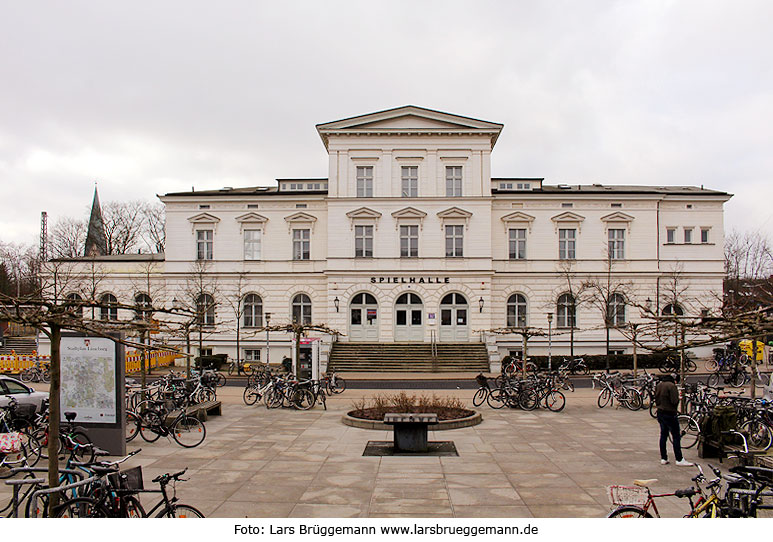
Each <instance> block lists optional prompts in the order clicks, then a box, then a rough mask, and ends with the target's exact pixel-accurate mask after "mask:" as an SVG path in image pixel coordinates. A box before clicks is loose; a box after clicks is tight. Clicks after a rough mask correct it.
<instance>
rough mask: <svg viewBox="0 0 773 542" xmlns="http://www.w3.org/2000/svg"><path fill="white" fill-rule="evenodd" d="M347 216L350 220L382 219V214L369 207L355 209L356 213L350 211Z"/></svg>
mask: <svg viewBox="0 0 773 542" xmlns="http://www.w3.org/2000/svg"><path fill="white" fill-rule="evenodd" d="M346 216H348V217H349V218H373V219H376V218H381V213H379V212H378V211H374V210H373V209H368V208H367V207H360V208H359V209H355V210H354V211H349V212H348V213H346Z"/></svg>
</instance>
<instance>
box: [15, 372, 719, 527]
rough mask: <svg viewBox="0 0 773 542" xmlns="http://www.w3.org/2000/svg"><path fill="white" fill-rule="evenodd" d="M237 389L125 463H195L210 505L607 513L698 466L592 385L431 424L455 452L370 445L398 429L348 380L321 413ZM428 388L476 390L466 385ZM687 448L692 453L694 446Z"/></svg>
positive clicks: (202, 497) (686, 480) (438, 513)
mask: <svg viewBox="0 0 773 542" xmlns="http://www.w3.org/2000/svg"><path fill="white" fill-rule="evenodd" d="M241 392H242V390H241V389H240V388H229V387H226V388H222V389H221V391H220V398H221V399H222V400H223V403H224V404H223V415H222V416H221V417H212V418H210V419H209V421H208V422H207V424H206V427H207V438H206V440H205V442H204V443H203V444H202V445H200V446H199V447H197V448H194V449H184V448H181V447H179V446H178V445H176V444H175V443H174V442H168V441H167V440H166V439H164V438H162V439H160V440H159V441H157V442H155V443H153V444H149V443H146V442H144V441H142V440H141V439H140V438H139V437H138V438H137V439H136V440H135V441H134V442H132V443H130V445H129V449H130V450H133V449H137V448H142V452H141V453H140V454H138V455H137V456H136V457H135V458H132V459H131V460H130V461H128V462H127V463H126V466H127V467H130V466H134V465H142V467H143V470H144V478H145V485H146V487H148V486H150V485H151V484H150V480H151V479H152V478H153V477H155V476H157V475H158V474H162V473H165V472H174V471H175V470H180V469H182V468H185V467H188V469H189V470H188V474H189V478H190V481H188V482H185V483H180V484H178V496H179V497H180V498H181V500H182V501H183V502H186V503H189V504H192V505H194V506H196V507H198V508H200V509H201V510H202V511H203V512H204V513H205V514H206V515H207V516H214V517H245V516H248V517H395V516H417V517H532V516H533V517H603V516H604V515H605V514H606V513H607V512H608V511H609V509H610V505H609V501H608V498H607V496H606V490H605V488H606V486H607V485H610V484H630V483H631V482H632V480H633V479H636V478H658V479H659V482H658V483H656V484H655V485H654V486H653V489H654V490H656V491H662V492H669V491H673V490H676V489H679V488H685V487H689V486H690V485H691V481H690V478H691V477H692V476H693V475H694V474H695V473H696V469H695V468H687V467H677V466H675V465H673V463H672V464H671V465H667V466H662V465H660V462H659V454H658V451H657V439H658V424H657V422H656V421H655V420H653V419H652V418H651V417H650V416H649V414H648V413H647V412H646V411H641V412H630V411H628V410H625V409H617V408H610V407H607V408H605V409H599V408H598V407H597V406H596V392H594V391H593V390H589V389H585V390H577V391H576V392H575V393H569V394H568V397H567V405H566V408H565V409H564V411H563V412H559V413H553V412H547V411H534V412H522V411H519V410H509V409H503V410H492V409H490V408H488V407H487V406H485V405H484V406H483V407H482V409H481V411H482V414H483V420H484V421H483V423H482V424H480V425H478V426H475V427H471V428H465V429H457V430H452V431H442V432H430V440H453V441H454V442H455V444H456V447H457V449H458V451H459V457H415V458H414V457H363V456H362V452H363V450H364V448H365V445H366V443H367V442H368V441H369V440H391V438H392V437H391V432H388V431H373V430H365V429H356V428H352V427H348V426H345V425H343V424H342V423H341V416H342V415H343V414H344V413H345V412H346V411H347V410H350V408H351V404H352V402H353V400H355V399H357V398H359V397H363V396H371V395H373V394H374V393H376V392H374V391H373V390H347V391H346V392H345V393H344V394H343V395H340V396H336V397H334V398H331V399H329V400H328V410H327V411H323V410H322V409H321V408H319V407H317V408H315V409H314V410H310V411H296V410H286V409H278V410H267V409H266V408H265V407H263V406H252V407H248V406H245V405H244V404H243V403H242V401H241ZM409 393H421V392H417V391H416V390H411V391H410V392H409ZM426 393H427V394H431V393H435V394H438V395H449V394H450V395H455V396H458V397H460V398H462V399H463V400H464V401H466V402H467V403H470V401H471V398H472V391H470V390H450V391H445V390H444V391H437V390H436V391H434V392H426ZM669 453H670V451H669ZM685 457H686V458H687V459H688V460H691V461H696V460H697V450H696V449H691V450H686V451H685ZM672 461H673V457H672ZM725 464H726V463H725ZM0 485H2V484H0ZM0 493H2V496H3V497H5V496H7V495H9V492H8V491H7V488H6V487H2V488H0ZM145 499H148V497H147V496H146V497H145V498H144V499H143V500H145ZM148 500H149V499H148ZM3 502H7V500H4V501H3ZM658 507H659V509H660V511H661V514H662V515H663V516H666V517H680V516H682V515H683V514H684V513H686V512H687V511H688V506H687V503H686V502H685V501H682V500H679V499H675V498H667V499H661V500H659V501H658Z"/></svg>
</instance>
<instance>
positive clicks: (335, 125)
mask: <svg viewBox="0 0 773 542" xmlns="http://www.w3.org/2000/svg"><path fill="white" fill-rule="evenodd" d="M502 127H503V125H502V124H499V123H496V122H488V121H485V120H480V119H474V118H471V117H464V116H461V115H454V114H452V113H444V112H442V111H435V110H434V109H426V108H424V107H418V106H415V105H405V106H402V107H396V108H394V109H386V110H384V111H377V112H375V113H367V114H365V115H358V116H356V117H349V118H346V119H342V120H336V121H333V122H326V123H323V124H318V125H317V131H318V132H319V134H320V136H321V137H322V140H323V141H324V142H325V145H327V141H328V137H329V136H330V135H334V134H337V133H340V134H370V135H372V134H376V133H399V134H411V133H424V134H426V133H429V134H433V133H439V134H446V133H466V134H475V133H479V134H485V135H488V136H490V137H491V146H492V147H493V146H494V143H495V142H496V139H497V137H499V133H500V132H501V131H502Z"/></svg>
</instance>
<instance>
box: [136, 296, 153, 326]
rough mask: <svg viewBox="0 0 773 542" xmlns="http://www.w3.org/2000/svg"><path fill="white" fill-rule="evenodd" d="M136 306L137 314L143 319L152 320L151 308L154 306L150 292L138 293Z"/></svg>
mask: <svg viewBox="0 0 773 542" xmlns="http://www.w3.org/2000/svg"><path fill="white" fill-rule="evenodd" d="M134 306H135V307H137V308H136V309H135V312H136V313H137V316H139V317H140V318H142V319H143V320H150V317H151V315H152V312H153V311H151V310H150V309H151V307H153V300H152V299H150V296H149V295H148V294H137V295H135V296H134Z"/></svg>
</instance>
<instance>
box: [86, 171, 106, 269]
mask: <svg viewBox="0 0 773 542" xmlns="http://www.w3.org/2000/svg"><path fill="white" fill-rule="evenodd" d="M84 254H85V255H86V256H106V255H107V239H105V223H104V222H103V221H102V208H101V207H100V205H99V193H98V192H97V187H96V185H94V201H93V202H92V204H91V216H90V217H89V229H88V233H87V234H86V248H85V250H84Z"/></svg>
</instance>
